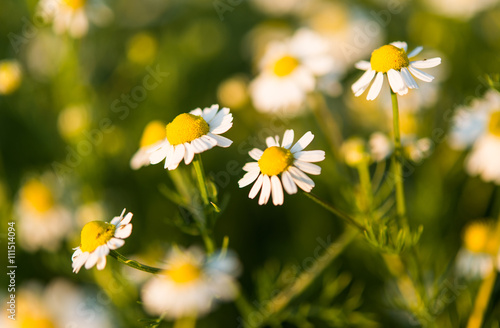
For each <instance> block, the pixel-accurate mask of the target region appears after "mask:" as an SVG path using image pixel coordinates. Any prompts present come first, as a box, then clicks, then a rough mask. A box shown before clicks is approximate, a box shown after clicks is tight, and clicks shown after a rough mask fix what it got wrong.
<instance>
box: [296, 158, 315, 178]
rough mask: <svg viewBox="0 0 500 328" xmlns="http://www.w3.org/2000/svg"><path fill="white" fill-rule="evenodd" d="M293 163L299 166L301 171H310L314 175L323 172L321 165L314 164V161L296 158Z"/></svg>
mask: <svg viewBox="0 0 500 328" xmlns="http://www.w3.org/2000/svg"><path fill="white" fill-rule="evenodd" d="M293 165H295V166H296V167H297V168H299V169H300V170H301V171H304V172H305V173H309V174H313V175H319V174H321V167H319V166H318V165H316V164H313V163H308V162H302V161H299V160H295V161H294V162H293Z"/></svg>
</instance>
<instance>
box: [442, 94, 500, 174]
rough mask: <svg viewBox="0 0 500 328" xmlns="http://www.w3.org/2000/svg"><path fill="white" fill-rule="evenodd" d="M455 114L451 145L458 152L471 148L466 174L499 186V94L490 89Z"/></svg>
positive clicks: (466, 162)
mask: <svg viewBox="0 0 500 328" xmlns="http://www.w3.org/2000/svg"><path fill="white" fill-rule="evenodd" d="M455 113H456V114H455V118H454V122H453V123H454V124H453V127H452V131H451V135H450V138H449V143H450V145H451V147H452V148H455V149H458V150H462V149H464V148H467V147H472V151H471V152H470V154H469V155H468V156H467V158H466V159H465V169H466V171H467V172H468V173H469V174H470V175H473V176H476V175H478V176H480V177H481V179H483V180H484V181H486V182H494V183H496V184H500V152H499V151H498V150H499V149H500V93H498V92H497V91H495V90H490V91H488V92H487V93H486V94H485V95H484V97H483V98H482V99H476V100H475V101H474V102H472V103H471V105H470V106H464V107H460V108H458V109H457V110H456V112H455Z"/></svg>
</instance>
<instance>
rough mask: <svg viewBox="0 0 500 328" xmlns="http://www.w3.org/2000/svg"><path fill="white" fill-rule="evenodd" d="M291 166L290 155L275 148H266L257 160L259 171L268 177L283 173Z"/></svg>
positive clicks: (284, 150)
mask: <svg viewBox="0 0 500 328" xmlns="http://www.w3.org/2000/svg"><path fill="white" fill-rule="evenodd" d="M292 164H293V155H292V153H291V152H290V151H289V150H288V149H285V148H282V147H277V146H273V147H269V148H267V149H266V150H265V151H264V153H263V154H262V156H261V158H260V159H259V167H260V171H261V172H262V174H266V175H268V176H273V175H278V174H280V173H283V172H284V171H285V170H286V169H287V168H288V167H289V166H290V165H292Z"/></svg>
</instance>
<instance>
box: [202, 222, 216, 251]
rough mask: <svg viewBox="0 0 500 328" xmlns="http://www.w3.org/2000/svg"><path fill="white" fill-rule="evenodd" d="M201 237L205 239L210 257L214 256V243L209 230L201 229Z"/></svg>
mask: <svg viewBox="0 0 500 328" xmlns="http://www.w3.org/2000/svg"><path fill="white" fill-rule="evenodd" d="M200 233H201V237H202V238H203V242H204V243H205V248H206V249H207V253H208V255H210V254H212V253H213V252H214V251H215V246H214V241H213V240H212V237H211V236H210V234H209V233H208V231H207V229H205V228H202V227H200Z"/></svg>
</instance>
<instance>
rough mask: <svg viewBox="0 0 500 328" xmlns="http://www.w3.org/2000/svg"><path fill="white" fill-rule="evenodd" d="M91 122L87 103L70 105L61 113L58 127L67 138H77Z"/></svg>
mask: <svg viewBox="0 0 500 328" xmlns="http://www.w3.org/2000/svg"><path fill="white" fill-rule="evenodd" d="M89 124H90V113H89V110H88V107H87V106H85V105H81V104H80V105H70V106H68V107H66V108H65V109H63V111H62V112H61V113H59V117H58V119H57V128H58V130H59V134H60V135H61V136H62V137H63V138H64V139H66V140H71V139H75V138H77V137H78V136H80V135H81V134H82V132H83V131H85V130H86V129H87V128H88V127H89Z"/></svg>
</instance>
